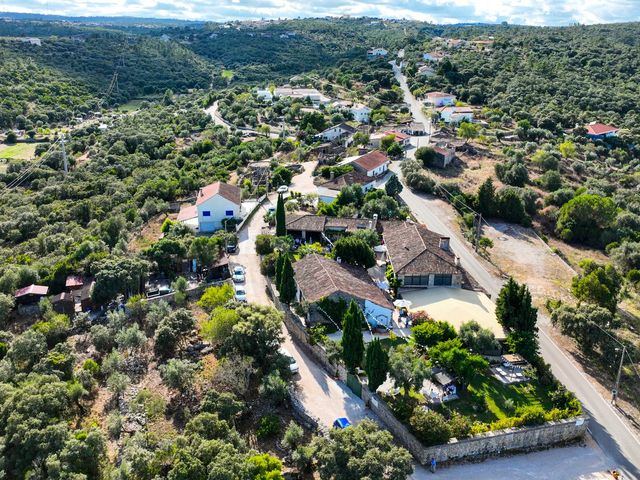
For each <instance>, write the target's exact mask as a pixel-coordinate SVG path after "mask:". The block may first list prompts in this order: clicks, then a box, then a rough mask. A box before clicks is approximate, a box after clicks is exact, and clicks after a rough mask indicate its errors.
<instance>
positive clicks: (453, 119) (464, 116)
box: [440, 110, 473, 123]
mask: <svg viewBox="0 0 640 480" xmlns="http://www.w3.org/2000/svg"><path fill="white" fill-rule="evenodd" d="M440 118H441V119H442V121H443V122H445V123H460V122H462V121H463V120H466V121H467V122H471V121H473V112H449V111H447V110H445V111H443V112H440Z"/></svg>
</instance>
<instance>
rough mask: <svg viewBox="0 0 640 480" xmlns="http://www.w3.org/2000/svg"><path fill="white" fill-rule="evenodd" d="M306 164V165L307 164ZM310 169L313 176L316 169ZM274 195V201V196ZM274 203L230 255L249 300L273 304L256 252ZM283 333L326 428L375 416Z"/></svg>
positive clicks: (308, 404)
mask: <svg viewBox="0 0 640 480" xmlns="http://www.w3.org/2000/svg"><path fill="white" fill-rule="evenodd" d="M308 163H313V162H308ZM307 166H308V165H307V164H305V167H307ZM307 170H308V171H309V176H310V172H311V171H313V168H309V169H307ZM299 176H300V175H298V176H297V177H299ZM297 177H294V178H297ZM296 191H300V190H296ZM273 197H274V198H273V200H275V195H273ZM271 206H273V204H272V203H271V200H267V202H266V203H265V204H263V206H262V207H261V208H260V210H259V211H257V212H256V213H255V214H254V216H253V217H252V218H251V219H250V220H249V221H248V222H247V223H245V225H244V226H243V228H242V230H241V231H240V232H239V233H238V235H239V237H240V241H239V243H238V247H239V248H238V253H237V254H235V255H232V256H231V261H232V263H236V264H240V265H242V266H243V267H245V270H246V272H245V278H246V281H245V287H246V290H247V300H248V301H249V302H253V303H258V304H261V305H273V303H272V302H271V300H270V299H269V296H268V295H267V292H266V289H267V282H266V280H265V278H264V276H262V274H261V273H260V257H259V256H258V255H257V254H256V249H255V240H256V237H257V236H258V235H259V234H260V233H262V228H263V227H264V226H266V225H265V222H264V220H263V216H264V213H265V212H266V209H268V208H269V207H271ZM283 333H284V337H285V340H284V342H283V345H284V347H285V348H286V349H287V351H288V352H289V353H290V354H291V355H292V356H293V357H294V358H295V359H296V362H297V363H298V366H299V368H300V372H299V375H297V377H296V378H295V383H296V390H297V392H298V398H299V399H300V401H301V402H302V404H303V405H304V406H305V408H306V410H307V412H308V413H309V414H311V415H313V416H314V417H316V418H318V419H319V420H320V423H321V424H322V425H323V426H325V427H331V425H332V424H333V421H334V420H335V419H336V418H338V417H346V418H348V419H349V420H350V421H351V423H354V424H355V423H357V422H359V421H360V420H362V419H363V418H365V417H366V418H372V419H375V415H374V414H373V413H372V412H371V411H370V410H369V409H367V408H366V407H365V405H364V402H363V401H362V400H361V399H360V398H358V397H357V396H355V395H354V394H353V393H352V392H351V390H349V389H348V388H347V387H346V386H344V385H342V384H341V383H338V382H336V381H335V380H334V379H333V378H332V377H330V376H329V375H328V374H327V372H325V370H324V369H323V368H322V367H320V366H319V365H318V364H316V363H315V362H314V361H313V360H312V359H311V358H309V357H308V356H307V355H306V354H305V353H304V352H303V351H302V349H300V348H298V346H297V345H296V344H295V343H294V342H293V340H292V339H291V336H290V335H289V332H288V331H287V329H286V328H284V327H283Z"/></svg>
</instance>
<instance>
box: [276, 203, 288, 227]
mask: <svg viewBox="0 0 640 480" xmlns="http://www.w3.org/2000/svg"><path fill="white" fill-rule="evenodd" d="M286 235H287V226H286V216H285V213H284V200H283V198H282V194H281V193H280V194H278V202H277V203H276V237H285V236H286Z"/></svg>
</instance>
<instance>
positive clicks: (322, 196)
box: [318, 170, 376, 203]
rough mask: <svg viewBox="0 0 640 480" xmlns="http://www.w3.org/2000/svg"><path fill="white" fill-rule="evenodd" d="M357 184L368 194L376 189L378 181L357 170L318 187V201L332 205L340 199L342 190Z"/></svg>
mask: <svg viewBox="0 0 640 480" xmlns="http://www.w3.org/2000/svg"><path fill="white" fill-rule="evenodd" d="M355 184H358V185H360V187H361V188H362V191H363V192H365V193H366V192H368V191H370V190H373V189H374V188H375V186H376V179H375V178H373V177H369V176H367V174H365V173H360V172H359V171H356V170H354V171H352V172H347V173H345V174H344V175H340V176H339V177H335V178H331V179H329V180H328V181H326V182H324V183H321V184H320V185H318V199H319V200H320V201H322V202H325V203H331V202H333V201H334V200H335V199H336V198H337V197H338V194H339V193H340V190H342V189H343V188H344V187H346V186H348V185H355Z"/></svg>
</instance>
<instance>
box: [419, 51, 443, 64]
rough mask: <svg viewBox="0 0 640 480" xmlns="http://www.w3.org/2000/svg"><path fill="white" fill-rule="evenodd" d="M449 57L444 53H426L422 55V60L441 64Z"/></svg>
mask: <svg viewBox="0 0 640 480" xmlns="http://www.w3.org/2000/svg"><path fill="white" fill-rule="evenodd" d="M446 56H447V54H446V53H444V52H425V53H423V54H422V59H423V60H426V61H428V62H439V61H440V60H442V59H443V58H445V57H446Z"/></svg>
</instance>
